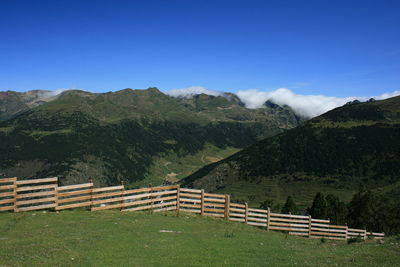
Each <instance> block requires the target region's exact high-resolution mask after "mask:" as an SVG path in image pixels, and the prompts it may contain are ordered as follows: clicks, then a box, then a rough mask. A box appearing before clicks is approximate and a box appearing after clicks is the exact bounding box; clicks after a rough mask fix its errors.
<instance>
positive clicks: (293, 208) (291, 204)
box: [281, 196, 298, 213]
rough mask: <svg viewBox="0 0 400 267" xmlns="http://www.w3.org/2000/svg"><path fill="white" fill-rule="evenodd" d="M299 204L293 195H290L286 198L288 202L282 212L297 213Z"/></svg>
mask: <svg viewBox="0 0 400 267" xmlns="http://www.w3.org/2000/svg"><path fill="white" fill-rule="evenodd" d="M297 211H298V209H297V205H296V203H294V200H293V198H292V196H288V197H287V199H286V203H285V205H284V206H283V208H282V211H281V212H282V213H297Z"/></svg>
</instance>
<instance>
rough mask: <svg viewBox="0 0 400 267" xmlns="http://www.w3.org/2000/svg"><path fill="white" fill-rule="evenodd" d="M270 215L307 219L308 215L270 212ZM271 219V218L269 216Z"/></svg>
mask: <svg viewBox="0 0 400 267" xmlns="http://www.w3.org/2000/svg"><path fill="white" fill-rule="evenodd" d="M271 217H284V218H296V219H308V216H303V215H292V214H280V213H273V212H271ZM271 220H272V218H271Z"/></svg>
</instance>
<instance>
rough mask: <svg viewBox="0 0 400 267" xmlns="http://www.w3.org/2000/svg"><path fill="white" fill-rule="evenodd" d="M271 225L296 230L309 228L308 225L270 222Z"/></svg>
mask: <svg viewBox="0 0 400 267" xmlns="http://www.w3.org/2000/svg"><path fill="white" fill-rule="evenodd" d="M269 225H272V226H282V227H295V228H307V229H308V225H307V224H294V223H275V222H270V223H269ZM307 231H308V230H307Z"/></svg>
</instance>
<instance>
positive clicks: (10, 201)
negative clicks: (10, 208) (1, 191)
mask: <svg viewBox="0 0 400 267" xmlns="http://www.w3.org/2000/svg"><path fill="white" fill-rule="evenodd" d="M14 201H15V200H14V198H9V199H2V200H0V204H9V203H14Z"/></svg>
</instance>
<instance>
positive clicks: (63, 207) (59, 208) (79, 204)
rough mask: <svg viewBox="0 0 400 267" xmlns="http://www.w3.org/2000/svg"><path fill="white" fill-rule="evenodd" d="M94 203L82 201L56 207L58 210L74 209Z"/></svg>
mask: <svg viewBox="0 0 400 267" xmlns="http://www.w3.org/2000/svg"><path fill="white" fill-rule="evenodd" d="M90 205H92V202H91V201H89V202H80V203H75V204H68V205H59V206H57V207H56V210H65V209H73V208H79V207H87V206H90Z"/></svg>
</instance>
